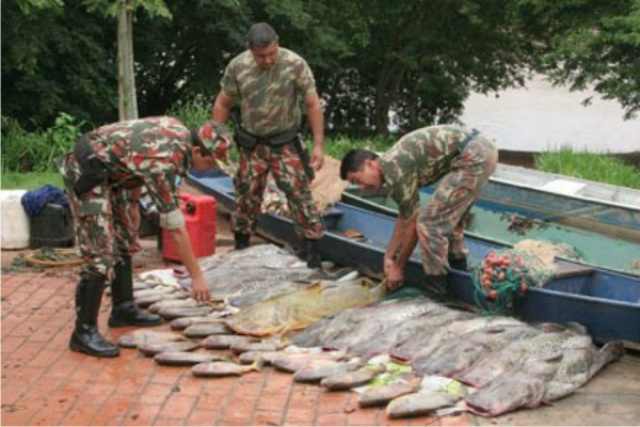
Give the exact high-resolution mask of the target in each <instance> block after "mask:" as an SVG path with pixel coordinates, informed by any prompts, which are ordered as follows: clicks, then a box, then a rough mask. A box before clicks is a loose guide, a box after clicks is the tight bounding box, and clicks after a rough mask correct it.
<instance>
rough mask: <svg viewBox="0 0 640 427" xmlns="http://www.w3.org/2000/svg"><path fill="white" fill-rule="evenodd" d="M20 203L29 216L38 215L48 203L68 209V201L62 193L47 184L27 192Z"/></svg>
mask: <svg viewBox="0 0 640 427" xmlns="http://www.w3.org/2000/svg"><path fill="white" fill-rule="evenodd" d="M20 202H21V203H22V206H23V207H24V210H25V212H27V215H29V216H36V215H38V214H39V213H40V212H42V210H43V209H44V208H45V207H46V206H47V204H49V203H55V204H58V205H62V206H64V207H67V208H68V207H69V199H68V197H67V195H66V194H65V193H64V191H62V190H61V189H59V188H58V187H56V186H54V185H49V184H46V185H44V186H42V187H40V188H38V189H36V190H31V191H27V192H26V193H25V194H24V195H23V196H22V199H21V200H20Z"/></svg>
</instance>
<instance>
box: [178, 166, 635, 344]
mask: <svg viewBox="0 0 640 427" xmlns="http://www.w3.org/2000/svg"><path fill="white" fill-rule="evenodd" d="M188 181H189V183H190V184H192V185H194V186H196V187H197V188H199V189H200V190H202V191H203V192H205V193H206V194H210V195H213V196H214V197H215V198H216V200H217V202H218V205H219V206H220V207H222V208H223V209H225V210H227V211H232V210H233V207H234V189H233V183H232V180H231V179H230V178H229V177H226V176H216V177H206V176H205V177H202V176H196V175H193V174H192V175H190V176H189V178H188ZM324 221H325V224H326V226H327V232H326V233H325V235H324V237H323V238H322V240H321V241H320V252H321V256H322V258H323V259H327V260H331V261H334V262H335V263H337V264H338V265H342V266H349V267H353V268H357V269H359V270H361V271H370V272H373V273H380V272H381V270H382V260H383V257H384V252H385V248H386V244H387V242H388V241H389V239H390V238H391V235H392V232H393V227H394V223H395V220H394V219H393V218H392V217H390V216H388V215H384V214H380V213H376V212H372V211H369V210H366V209H361V208H358V207H355V206H352V205H349V204H345V203H337V204H336V205H335V207H333V208H332V209H330V210H329V211H328V212H327V213H326V214H325V216H324ZM347 230H357V231H358V232H359V233H361V234H362V235H363V236H364V237H365V239H361V240H360V239H359V240H354V239H350V238H347V237H345V235H344V232H345V231H347ZM258 232H259V233H260V234H261V235H263V236H265V237H267V238H268V239H270V240H273V241H275V242H278V243H282V244H290V245H296V244H297V243H298V241H297V240H298V239H297V236H296V235H295V233H294V230H293V223H292V222H291V220H290V219H289V218H286V217H283V216H280V215H272V214H262V215H261V216H260V218H259V221H258ZM466 243H467V246H468V248H469V251H470V261H471V262H474V261H478V260H480V259H482V258H484V256H485V255H486V254H487V253H488V252H489V251H490V250H492V249H500V248H502V247H504V246H502V245H500V244H498V243H496V242H493V241H490V240H486V239H481V238H472V237H467V238H466ZM418 251H419V249H416V252H415V253H414V254H413V256H412V258H411V259H410V260H409V262H408V263H407V268H406V283H407V284H409V285H419V284H420V283H421V282H422V281H424V272H423V270H422V264H421V261H420V256H419V252H418ZM559 263H560V264H561V268H560V269H559V273H558V274H557V275H556V276H555V277H554V278H553V279H552V280H550V281H549V282H548V283H547V284H545V285H544V287H542V288H531V289H529V290H528V291H527V292H526V293H525V295H524V296H523V297H522V298H518V299H516V300H515V301H514V305H513V313H512V314H513V315H514V316H516V317H518V318H521V319H522V320H525V321H531V322H558V323H565V322H578V323H580V324H582V325H584V326H585V327H586V328H587V329H588V331H589V333H590V334H591V336H592V337H593V338H594V340H595V341H596V342H598V343H605V342H608V341H612V340H625V341H629V342H634V343H640V278H638V277H636V276H632V275H626V274H621V273H616V272H611V271H608V270H603V269H598V268H592V267H589V266H586V265H584V264H579V263H571V262H567V261H560V262H559ZM449 283H450V291H451V295H452V296H453V297H454V298H456V299H459V300H461V301H465V302H468V303H471V304H473V303H475V300H476V298H475V295H474V293H475V288H474V286H473V282H472V279H471V275H470V274H469V273H468V272H464V271H458V270H453V271H451V273H450V276H449Z"/></svg>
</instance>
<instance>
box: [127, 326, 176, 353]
mask: <svg viewBox="0 0 640 427" xmlns="http://www.w3.org/2000/svg"><path fill="white" fill-rule="evenodd" d="M186 340H187V339H186V338H185V337H184V335H182V334H178V333H175V332H158V331H150V330H144V329H138V330H135V331H132V332H128V333H126V334H124V335H122V336H121V337H120V338H118V345H119V346H120V347H124V348H138V347H140V346H142V345H144V344H150V343H160V342H174V341H186Z"/></svg>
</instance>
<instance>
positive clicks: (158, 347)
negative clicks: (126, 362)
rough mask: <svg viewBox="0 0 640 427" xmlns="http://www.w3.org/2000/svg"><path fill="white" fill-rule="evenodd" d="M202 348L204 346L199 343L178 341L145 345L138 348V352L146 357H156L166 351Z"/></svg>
mask: <svg viewBox="0 0 640 427" xmlns="http://www.w3.org/2000/svg"><path fill="white" fill-rule="evenodd" d="M200 347H202V345H201V344H199V343H197V342H193V341H178V342H163V343H149V344H143V345H142V346H140V347H138V350H140V353H142V354H144V355H145V356H155V355H156V354H158V353H164V352H165V351H191V350H195V349H197V348H200Z"/></svg>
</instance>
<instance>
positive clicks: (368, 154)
mask: <svg viewBox="0 0 640 427" xmlns="http://www.w3.org/2000/svg"><path fill="white" fill-rule="evenodd" d="M378 157H380V156H378V155H377V154H376V153H374V152H373V151H369V150H362V149H353V150H349V151H348V152H347V154H345V155H344V157H343V158H342V163H341V164H340V178H342V179H343V180H346V179H347V174H348V173H349V172H358V171H359V170H361V169H362V166H364V161H365V160H375V159H377V158H378Z"/></svg>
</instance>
